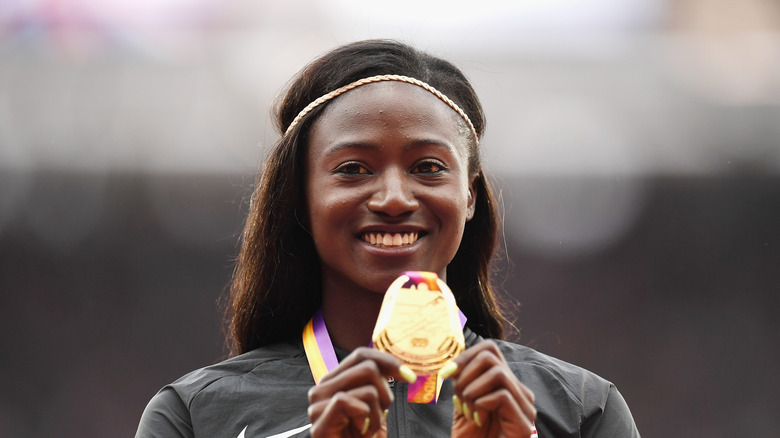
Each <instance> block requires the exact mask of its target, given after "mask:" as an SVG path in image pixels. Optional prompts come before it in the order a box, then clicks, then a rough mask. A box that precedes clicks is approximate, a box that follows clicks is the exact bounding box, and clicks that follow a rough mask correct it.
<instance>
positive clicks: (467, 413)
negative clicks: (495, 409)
mask: <svg viewBox="0 0 780 438" xmlns="http://www.w3.org/2000/svg"><path fill="white" fill-rule="evenodd" d="M463 415H465V416H466V418H468V419H469V420H470V419H471V411H470V410H469V405H467V404H466V402H463Z"/></svg>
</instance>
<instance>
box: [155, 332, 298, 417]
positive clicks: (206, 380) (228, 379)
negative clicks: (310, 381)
mask: <svg viewBox="0 0 780 438" xmlns="http://www.w3.org/2000/svg"><path fill="white" fill-rule="evenodd" d="M305 360H306V359H305V353H304V352H303V349H302V348H301V347H300V346H298V345H295V344H292V343H279V344H273V345H268V346H264V347H260V348H257V349H255V350H252V351H249V352H246V353H244V354H240V355H238V356H234V357H231V358H228V359H225V360H223V361H221V362H217V363H215V364H213V365H209V366H206V367H203V368H199V369H196V370H194V371H191V372H189V373H187V374H185V375H183V376H182V377H180V378H179V379H177V380H175V381H174V382H173V383H170V384H169V385H166V388H171V389H173V390H175V391H176V392H177V393H178V394H179V396H180V397H181V398H182V401H184V402H185V404H187V405H189V404H190V402H191V401H192V398H194V397H195V396H197V395H198V394H200V393H201V392H202V391H204V390H210V389H213V388H214V387H218V386H223V385H234V384H235V381H236V380H239V379H262V378H263V377H264V376H266V375H267V374H269V373H270V374H274V375H275V374H278V373H279V372H280V371H282V370H283V369H285V368H287V367H289V366H290V365H291V363H295V362H301V361H303V362H305ZM303 362H302V363H303Z"/></svg>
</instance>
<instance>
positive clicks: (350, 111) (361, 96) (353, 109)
mask: <svg viewBox="0 0 780 438" xmlns="http://www.w3.org/2000/svg"><path fill="white" fill-rule="evenodd" d="M393 123H395V124H400V125H401V127H402V128H403V132H404V133H405V134H406V135H411V134H413V133H415V132H417V133H418V134H419V135H424V134H425V133H426V132H427V133H436V134H437V135H444V136H447V137H451V138H452V139H453V141H457V140H458V139H460V138H461V137H467V136H468V131H466V132H464V129H463V125H464V124H465V123H464V121H463V120H462V119H461V117H460V115H459V114H458V113H457V112H455V110H453V109H452V108H451V107H449V106H448V105H447V104H446V103H445V102H444V101H442V100H441V99H439V98H438V97H436V96H434V95H433V94H431V93H430V92H428V91H426V90H424V89H422V88H420V87H418V86H416V85H412V84H407V83H403V82H378V83H373V84H367V85H364V86H361V87H359V88H356V89H354V90H350V91H349V92H347V93H344V94H343V95H341V96H339V97H337V98H336V99H334V100H333V101H332V102H330V103H329V104H328V106H327V107H326V108H325V109H324V111H323V113H322V114H321V115H320V116H319V117H318V119H317V120H316V121H315V122H314V125H313V126H312V129H313V130H314V131H317V132H319V133H323V132H321V131H323V130H325V131H333V132H332V134H344V133H347V132H349V133H352V134H356V133H360V132H364V133H365V132H366V131H370V130H372V129H373V130H375V129H376V128H377V126H382V125H389V124H393ZM328 128H331V129H328ZM457 142H458V143H460V141H457Z"/></svg>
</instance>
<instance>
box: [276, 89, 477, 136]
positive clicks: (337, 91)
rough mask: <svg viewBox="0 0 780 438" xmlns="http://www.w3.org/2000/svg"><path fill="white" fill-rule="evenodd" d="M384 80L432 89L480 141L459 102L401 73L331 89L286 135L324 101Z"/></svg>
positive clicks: (291, 126) (301, 114) (288, 128)
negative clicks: (458, 115)
mask: <svg viewBox="0 0 780 438" xmlns="http://www.w3.org/2000/svg"><path fill="white" fill-rule="evenodd" d="M383 81H398V82H406V83H407V84H412V85H417V86H418V87H421V88H424V89H426V90H428V91H430V92H431V93H432V94H433V95H434V96H436V97H438V98H439V99H441V100H442V101H443V102H444V103H446V104H447V105H449V106H450V108H452V109H454V110H455V111H456V112H457V113H458V114H460V116H461V117H462V118H463V120H465V121H466V124H468V125H469V129H471V133H472V134H474V138H475V139H476V141H477V142H479V136H478V135H477V130H476V129H474V124H472V123H471V119H469V116H468V115H466V113H465V112H464V111H463V110H462V109H460V107H459V106H458V104H456V103H455V102H453V101H452V99H450V98H449V97H447V96H445V95H444V94H443V93H442V92H441V91H439V90H437V89H435V88H433V87H432V86H430V85H428V84H426V83H425V82H423V81H421V80H419V79H415V78H410V77H408V76H401V75H379V76H371V77H368V78H363V79H360V80H357V81H355V82H353V83H351V84H347V85H344V86H343V87H341V88H337V89H335V90H333V91H331V92H330V93H328V94H325V95H324V96H320V97H319V98H317V99H316V100H314V101H313V102H311V103H310V104H308V105H306V108H304V109H302V110H301V112H299V113H298V115H297V116H295V119H293V121H292V123H290V126H288V127H287V130H286V131H285V132H284V135H287V134H289V133H290V131H292V130H293V128H294V127H295V125H297V124H298V122H300V121H301V119H302V118H304V117H305V116H306V114H309V113H310V112H311V110H313V109H314V108H317V107H318V106H320V105H322V104H323V103H325V102H327V101H329V100H331V99H333V98H335V97H337V96H340V95H342V94H344V93H346V92H347V91H349V90H352V89H354V88H357V87H359V86H361V85H366V84H372V83H374V82H383Z"/></svg>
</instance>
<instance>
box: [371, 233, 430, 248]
mask: <svg viewBox="0 0 780 438" xmlns="http://www.w3.org/2000/svg"><path fill="white" fill-rule="evenodd" d="M418 237H419V235H418V233H417V232H413V233H394V234H391V233H365V234H363V240H364V241H365V242H368V243H370V244H372V245H375V246H405V245H411V244H413V243H414V242H417V238H418Z"/></svg>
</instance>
